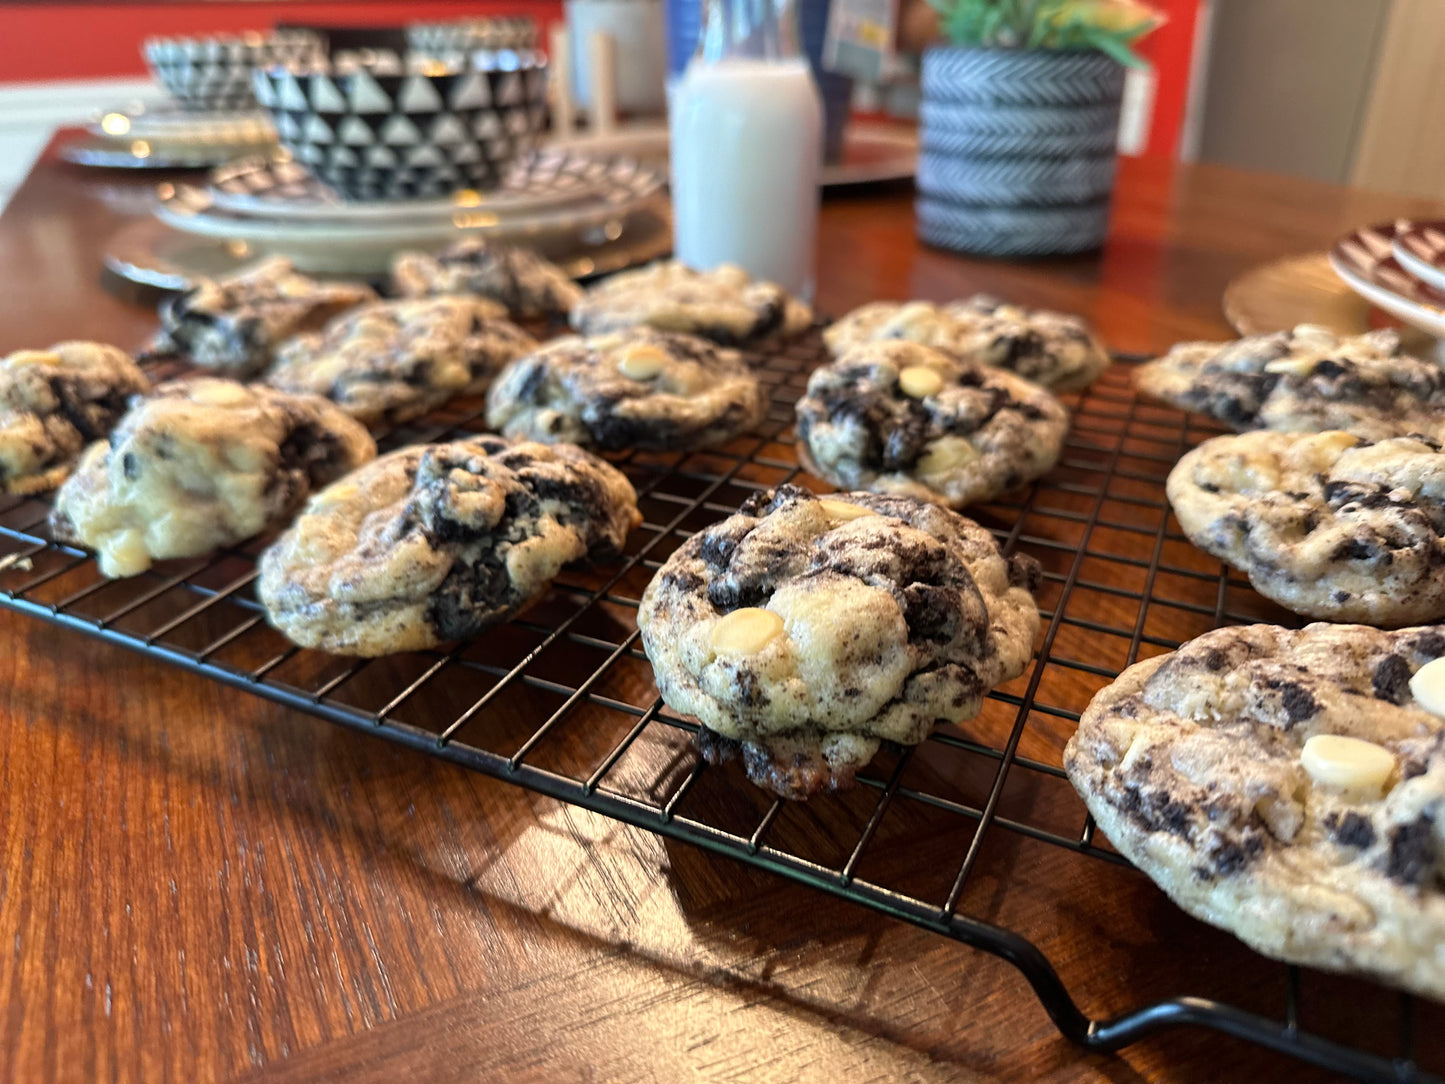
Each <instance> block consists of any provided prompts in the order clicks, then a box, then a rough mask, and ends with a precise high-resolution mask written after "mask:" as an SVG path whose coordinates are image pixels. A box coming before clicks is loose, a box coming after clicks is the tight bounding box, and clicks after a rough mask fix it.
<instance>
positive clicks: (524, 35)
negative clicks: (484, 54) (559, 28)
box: [406, 15, 537, 56]
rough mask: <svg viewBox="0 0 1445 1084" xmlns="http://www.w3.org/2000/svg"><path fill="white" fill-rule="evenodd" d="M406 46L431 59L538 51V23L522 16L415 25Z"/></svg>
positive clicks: (407, 37) (408, 31) (407, 33)
mask: <svg viewBox="0 0 1445 1084" xmlns="http://www.w3.org/2000/svg"><path fill="white" fill-rule="evenodd" d="M406 44H407V47H408V48H410V49H411V50H412V51H413V52H417V53H427V54H429V55H431V56H445V55H448V54H451V53H469V52H472V51H474V50H476V49H535V48H536V46H537V23H536V20H534V19H530V18H527V17H526V16H520V15H518V16H499V17H493V18H475V19H458V20H457V21H455V22H450V23H412V24H411V25H410V26H408V27H407V28H406Z"/></svg>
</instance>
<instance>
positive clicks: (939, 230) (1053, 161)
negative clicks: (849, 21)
mask: <svg viewBox="0 0 1445 1084" xmlns="http://www.w3.org/2000/svg"><path fill="white" fill-rule="evenodd" d="M922 87H923V105H922V108H921V110H920V113H919V120H920V130H919V137H920V143H921V153H920V155H919V161H918V190H919V194H920V195H919V200H918V236H919V237H920V238H921V239H922V240H923V241H925V242H927V243H929V244H933V245H940V246H942V247H944V248H951V249H956V250H958V251H961V252H972V253H978V254H982V255H989V256H1046V255H1054V254H1059V253H1068V252H1085V251H1088V250H1089V249H1094V248H1098V247H1099V246H1100V245H1102V244H1103V242H1104V236H1105V234H1106V233H1107V232H1108V228H1109V193H1110V192H1111V190H1112V189H1113V185H1114V160H1115V152H1114V145H1115V142H1116V140H1117V138H1118V130H1119V104H1120V100H1121V99H1122V97H1123V93H1124V69H1123V67H1122V66H1121V65H1120V64H1119V63H1118V62H1117V61H1115V60H1112V59H1111V58H1109V57H1107V56H1105V55H1104V54H1103V53H1098V52H1093V51H1078V52H1074V51H1056V50H1047V49H1038V50H1033V49H958V48H952V47H939V48H933V49H929V50H928V51H927V52H925V53H924V54H923V70H922Z"/></svg>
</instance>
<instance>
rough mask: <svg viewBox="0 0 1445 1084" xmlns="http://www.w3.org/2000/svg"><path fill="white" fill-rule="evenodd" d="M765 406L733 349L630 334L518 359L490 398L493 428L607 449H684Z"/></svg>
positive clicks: (571, 341) (703, 444) (731, 428)
mask: <svg viewBox="0 0 1445 1084" xmlns="http://www.w3.org/2000/svg"><path fill="white" fill-rule="evenodd" d="M766 405H767V400H766V396H765V395H764V392H763V389H762V385H761V384H760V383H759V382H758V378H757V377H756V376H755V375H754V374H753V371H752V370H751V369H750V368H749V367H748V365H747V364H746V362H744V361H743V358H742V355H740V354H739V353H738V352H737V351H736V350H729V349H727V348H726V347H721V346H718V345H717V344H716V343H713V342H709V341H708V340H706V339H699V338H697V337H696V336H693V335H681V334H674V333H670V332H665V331H653V330H651V329H649V328H634V329H632V330H630V331H626V332H621V333H618V334H615V335H593V336H589V337H587V338H583V337H580V336H575V335H574V336H568V337H567V338H562V339H555V340H553V341H552V342H550V343H548V344H547V345H546V346H544V347H542V348H541V349H540V350H538V351H536V352H535V353H533V354H529V355H527V356H526V357H524V358H519V359H518V360H516V361H514V362H512V364H510V365H509V366H507V368H506V370H505V371H503V373H502V374H501V376H499V377H497V380H496V382H495V383H494V384H493V385H492V388H491V391H490V392H488V393H487V424H488V425H490V426H491V427H492V428H493V429H495V430H497V431H498V432H500V433H505V434H506V435H508V436H513V437H526V438H528V439H530V440H541V441H548V442H551V441H558V440H565V441H570V442H572V443H574V444H581V445H583V446H585V447H591V448H600V449H603V450H604V451H622V450H624V449H627V448H648V449H654V450H661V451H686V450H690V449H694V448H708V447H712V446H714V445H718V444H722V443H724V442H726V441H727V440H729V439H731V438H732V437H735V436H737V435H738V434H739V433H744V432H746V431H747V430H749V429H751V428H753V427H754V426H755V425H757V424H758V422H760V421H761V420H762V418H763V412H764V410H765V408H766Z"/></svg>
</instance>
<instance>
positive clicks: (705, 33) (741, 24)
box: [697, 0, 800, 63]
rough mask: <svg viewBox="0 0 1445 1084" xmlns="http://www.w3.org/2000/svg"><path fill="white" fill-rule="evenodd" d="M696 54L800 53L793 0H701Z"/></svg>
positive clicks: (780, 56) (757, 56)
mask: <svg viewBox="0 0 1445 1084" xmlns="http://www.w3.org/2000/svg"><path fill="white" fill-rule="evenodd" d="M701 3H702V37H701V40H700V41H699V42H698V50H697V56H698V57H700V58H701V59H702V60H704V61H706V62H707V63H716V62H717V61H719V60H784V59H787V58H790V57H796V56H799V55H800V54H799V51H798V10H797V6H796V4H795V2H794V0H701Z"/></svg>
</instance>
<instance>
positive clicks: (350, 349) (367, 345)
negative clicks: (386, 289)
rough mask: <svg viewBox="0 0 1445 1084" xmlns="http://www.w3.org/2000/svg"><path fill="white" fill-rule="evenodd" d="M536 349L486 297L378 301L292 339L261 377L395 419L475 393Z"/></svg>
mask: <svg viewBox="0 0 1445 1084" xmlns="http://www.w3.org/2000/svg"><path fill="white" fill-rule="evenodd" d="M536 347H537V341H536V340H535V339H533V338H532V336H530V335H528V334H527V333H526V332H525V331H523V330H522V329H521V328H519V327H517V326H516V325H515V324H512V323H510V322H508V321H507V320H506V319H505V312H504V310H503V309H502V307H501V305H499V304H498V303H497V302H495V301H490V300H487V299H485V298H479V297H433V298H424V299H421V300H416V301H378V302H375V303H373V304H370V305H363V306H362V307H360V308H358V309H354V310H352V311H351V312H348V313H345V314H344V315H342V316H339V317H337V318H336V319H335V320H333V321H332V322H331V323H330V324H328V325H327V326H326V330H325V331H323V332H315V333H312V334H310V335H301V336H298V337H297V338H295V339H292V340H291V341H290V342H288V343H287V344H286V345H285V346H283V347H282V348H281V350H280V351H279V352H278V354H277V356H276V364H275V365H273V366H272V367H271V369H270V370H269V371H268V372H267V373H266V376H265V381H266V383H267V384H270V385H271V386H272V387H273V388H280V389H281V390H282V391H289V392H309V393H311V394H313V395H320V396H322V397H324V398H327V399H330V400H331V401H332V402H334V403H335V404H336V405H337V406H339V407H340V408H341V409H342V410H344V411H346V412H347V413H348V414H350V415H351V416H352V417H353V418H358V419H360V420H361V421H363V422H365V423H366V424H368V425H376V424H380V423H383V422H385V423H392V424H395V423H397V422H403V421H406V420H407V419H409V418H415V417H416V416H417V415H419V414H425V413H426V412H427V411H429V410H432V409H435V408H436V407H439V406H441V405H442V404H443V403H445V402H447V400H449V399H453V398H456V397H457V396H461V395H479V394H481V393H482V392H483V391H485V390H486V388H487V385H488V384H489V383H491V380H492V377H493V376H494V375H495V374H496V373H497V371H498V370H499V369H501V368H502V366H503V365H505V364H506V363H507V362H509V361H511V360H512V359H513V358H516V357H520V356H522V355H523V354H526V353H528V352H529V351H531V350H534V349H536Z"/></svg>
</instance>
